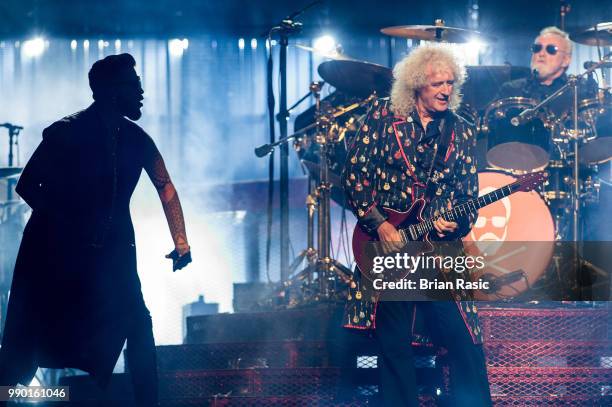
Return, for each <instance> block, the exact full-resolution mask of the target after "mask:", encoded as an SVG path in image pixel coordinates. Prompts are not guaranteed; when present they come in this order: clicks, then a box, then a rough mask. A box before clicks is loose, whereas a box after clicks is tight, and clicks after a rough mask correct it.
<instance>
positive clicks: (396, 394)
mask: <svg viewBox="0 0 612 407" xmlns="http://www.w3.org/2000/svg"><path fill="white" fill-rule="evenodd" d="M393 74H394V84H393V88H392V91H391V97H390V98H383V99H377V100H375V101H373V102H372V105H371V107H370V109H369V112H368V115H367V117H366V119H365V121H364V123H363V125H361V127H360V129H359V132H358V133H357V136H356V138H355V141H354V144H353V145H352V146H351V148H350V150H349V152H348V155H347V163H346V167H345V171H344V173H343V177H342V180H343V183H344V188H345V192H346V196H347V201H348V203H349V206H350V208H351V209H352V211H353V212H354V214H355V216H356V217H357V220H358V224H359V225H360V226H361V227H362V228H363V229H364V230H365V231H367V232H368V233H370V234H373V235H374V234H377V235H378V237H379V239H380V241H382V242H383V245H385V246H387V248H388V249H390V250H393V249H398V246H401V244H400V243H399V242H401V241H402V238H401V236H400V234H399V233H398V230H397V229H396V228H395V226H394V225H393V224H391V223H390V222H389V221H388V220H387V219H388V216H387V214H386V212H385V209H386V208H388V209H393V210H396V211H407V210H408V209H409V208H410V207H411V205H412V204H413V203H414V202H415V201H416V199H421V198H423V199H425V200H426V202H427V206H426V208H425V211H424V213H423V216H424V217H437V220H436V221H435V224H434V227H435V230H434V231H432V232H431V233H430V236H429V237H430V239H435V240H449V241H453V240H459V239H460V238H461V237H463V236H465V235H466V234H467V233H468V232H469V230H470V228H471V225H472V223H473V221H474V220H475V219H476V218H477V213H476V212H475V211H474V212H473V213H469V215H468V216H465V217H464V218H460V219H457V222H451V221H446V220H444V219H443V218H442V217H441V216H440V211H441V210H445V209H447V208H450V207H453V206H455V205H457V204H460V203H462V202H465V201H467V200H469V199H471V198H473V197H476V196H478V177H477V174H476V151H475V147H476V133H475V130H474V128H473V127H472V125H471V124H470V123H468V122H467V121H466V120H464V119H462V118H461V117H459V116H458V115H457V114H455V113H454V111H455V110H456V109H457V107H458V106H459V104H460V103H461V95H460V91H461V85H462V84H463V82H464V81H465V75H466V73H465V67H464V66H463V65H462V63H461V62H460V61H459V60H458V58H457V57H456V56H455V54H454V53H453V51H452V50H451V49H450V48H448V47H446V46H443V45H433V44H432V45H422V46H420V47H418V48H417V49H415V50H414V51H412V53H410V54H409V55H408V56H407V57H406V58H404V59H403V60H402V61H400V62H399V63H398V64H397V65H396V66H395V69H394V71H393ZM360 280H361V274H360V272H359V270H357V271H356V273H355V281H354V282H353V284H351V289H350V290H349V295H348V303H347V307H346V314H345V325H344V326H345V327H347V328H357V329H374V328H375V331H376V338H377V341H378V343H379V345H380V347H379V348H380V356H379V358H378V362H379V369H380V373H381V376H380V377H381V388H380V394H381V395H382V398H383V400H384V404H385V405H388V406H418V398H417V396H418V395H417V385H416V373H415V368H414V358H413V353H412V348H411V346H410V344H411V343H414V342H415V341H421V340H422V339H423V338H424V337H423V336H421V335H418V334H417V332H416V331H417V330H416V329H415V315H417V314H418V315H419V316H420V317H421V318H423V317H424V319H423V321H424V322H425V326H426V328H427V330H428V334H429V336H430V337H431V338H432V339H433V340H434V342H436V343H437V344H439V345H441V346H443V347H444V348H446V350H447V351H448V356H449V362H450V372H451V388H452V394H453V396H452V397H453V399H452V400H450V401H449V402H450V403H451V404H452V405H458V406H464V405H465V406H467V405H469V406H490V405H491V396H490V391H489V384H488V380H487V372H486V365H485V359H484V354H483V351H482V332H481V330H480V327H479V324H478V318H477V315H476V311H477V307H476V306H475V305H474V303H473V302H472V301H469V300H470V299H471V297H470V294H469V293H468V292H465V291H463V290H456V291H454V292H453V293H452V297H446V298H445V300H443V301H422V302H412V301H410V302H409V301H382V300H381V301H378V298H379V297H378V295H377V294H376V293H374V292H372V290H371V289H368V288H367V284H362V282H363V281H365V280H363V281H360Z"/></svg>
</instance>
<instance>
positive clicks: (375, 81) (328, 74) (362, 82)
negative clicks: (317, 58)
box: [318, 60, 393, 97]
mask: <svg viewBox="0 0 612 407" xmlns="http://www.w3.org/2000/svg"><path fill="white" fill-rule="evenodd" d="M318 72H319V75H321V78H323V79H324V80H325V82H327V83H329V84H330V85H332V86H333V87H335V88H336V89H338V90H339V91H341V92H343V93H346V94H348V95H351V96H357V97H367V96H369V95H371V94H372V92H374V91H376V93H377V94H378V95H380V96H383V97H384V96H388V95H389V93H390V92H391V83H392V82H393V72H392V71H391V69H389V68H387V67H384V66H382V65H377V64H372V63H370V62H363V61H356V60H337V61H325V62H323V63H322V64H320V65H319V68H318Z"/></svg>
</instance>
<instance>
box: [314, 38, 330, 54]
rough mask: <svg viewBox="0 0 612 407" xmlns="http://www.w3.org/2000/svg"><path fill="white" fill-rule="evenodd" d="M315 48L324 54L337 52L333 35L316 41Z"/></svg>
mask: <svg viewBox="0 0 612 407" xmlns="http://www.w3.org/2000/svg"><path fill="white" fill-rule="evenodd" d="M313 47H314V49H316V50H317V51H319V52H321V53H323V54H330V53H333V52H334V51H336V40H335V39H334V37H332V36H331V35H323V36H321V37H319V38H317V39H316V40H315V41H314V43H313Z"/></svg>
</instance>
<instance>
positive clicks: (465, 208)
mask: <svg viewBox="0 0 612 407" xmlns="http://www.w3.org/2000/svg"><path fill="white" fill-rule="evenodd" d="M520 188H521V182H520V181H516V182H513V183H512V184H508V185H506V186H503V187H501V188H499V189H496V190H495V191H492V192H489V193H488V194H485V195H483V196H479V197H478V198H474V199H470V200H469V201H467V202H464V203H462V204H460V205H457V206H456V207H454V208H452V209H449V210H447V211H443V212H441V213H440V215H439V216H435V217H432V218H430V219H427V220H424V221H423V222H420V223H416V224H414V225H410V227H409V228H408V236H410V237H411V239H412V240H418V239H420V238H421V237H423V236H425V235H426V234H427V233H429V232H431V231H432V230H433V229H434V222H435V220H436V219H437V218H438V217H440V216H441V217H442V218H443V219H444V220H446V221H450V222H454V221H455V220H457V219H458V218H460V217H464V216H468V214H469V213H470V212H475V211H477V210H478V209H480V208H482V207H484V206H487V205H490V204H492V203H493V202H496V201H499V200H500V199H503V198H505V197H507V196H508V195H511V194H513V193H514V192H517V191H519V190H520Z"/></svg>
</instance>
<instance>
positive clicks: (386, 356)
mask: <svg viewBox="0 0 612 407" xmlns="http://www.w3.org/2000/svg"><path fill="white" fill-rule="evenodd" d="M414 306H415V303H414V302H400V301H381V302H380V303H379V304H378V308H377V310H376V339H377V342H378V344H379V349H380V356H379V359H378V367H379V372H380V382H381V388H380V393H381V394H382V398H383V403H384V405H385V406H388V407H400V406H411V407H412V406H415V407H418V405H419V403H418V398H417V385H416V373H415V368H414V358H413V353H412V346H411V345H410V344H411V342H412V316H413V311H414ZM421 310H422V311H423V312H425V315H424V317H425V319H426V324H427V329H428V332H430V333H431V335H432V340H433V341H434V343H435V344H436V345H439V346H443V347H444V348H446V349H447V350H448V360H449V363H450V366H449V367H450V384H451V392H452V400H450V405H453V406H458V407H463V406H469V407H480V406H491V405H492V401H491V393H490V390H489V382H488V378H487V369H486V363H485V358H484V353H483V350H482V345H474V343H473V342H472V338H471V336H470V333H469V332H468V329H467V327H466V326H465V324H464V322H463V318H462V317H461V314H460V313H459V310H458V308H457V305H456V304H455V303H454V302H450V301H431V302H421V303H419V311H421Z"/></svg>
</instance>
